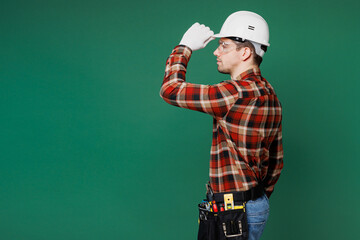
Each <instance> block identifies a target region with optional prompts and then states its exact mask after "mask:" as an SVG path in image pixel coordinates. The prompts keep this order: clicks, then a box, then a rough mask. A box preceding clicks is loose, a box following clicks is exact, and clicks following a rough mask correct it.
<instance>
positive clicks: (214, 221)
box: [198, 184, 264, 240]
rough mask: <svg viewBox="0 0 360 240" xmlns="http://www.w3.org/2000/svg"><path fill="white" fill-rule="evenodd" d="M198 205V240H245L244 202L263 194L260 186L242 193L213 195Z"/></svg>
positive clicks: (208, 193) (208, 186) (209, 195)
mask: <svg viewBox="0 0 360 240" xmlns="http://www.w3.org/2000/svg"><path fill="white" fill-rule="evenodd" d="M206 187H207V194H206V196H207V198H206V199H205V200H203V201H202V202H201V203H200V204H199V205H198V207H199V232H198V240H247V239H248V237H249V231H248V223H247V216H246V208H245V205H246V202H247V201H249V200H255V199H257V198H259V197H261V196H262V195H263V194H264V188H263V186H262V185H261V184H259V185H258V186H256V187H254V188H252V189H250V190H248V191H244V192H224V193H213V191H212V189H211V186H210V184H207V185H206Z"/></svg>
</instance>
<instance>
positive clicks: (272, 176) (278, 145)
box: [263, 124, 284, 197]
mask: <svg viewBox="0 0 360 240" xmlns="http://www.w3.org/2000/svg"><path fill="white" fill-rule="evenodd" d="M269 153H270V155H269V167H268V173H267V175H266V177H265V179H264V180H263V184H264V187H265V193H266V195H267V196H268V197H270V195H271V194H272V192H273V191H274V186H275V184H276V182H277V181H278V180H279V177H280V173H281V170H282V168H283V166H284V163H283V157H284V152H283V145H282V125H281V124H280V126H279V129H278V132H277V135H276V136H275V138H274V140H273V142H272V143H271V145H270V149H269Z"/></svg>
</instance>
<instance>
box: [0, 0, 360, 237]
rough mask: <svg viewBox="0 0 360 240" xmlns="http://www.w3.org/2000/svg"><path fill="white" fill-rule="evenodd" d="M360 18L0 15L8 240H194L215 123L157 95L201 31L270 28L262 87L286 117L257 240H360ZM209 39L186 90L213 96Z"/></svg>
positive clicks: (304, 10)
mask: <svg viewBox="0 0 360 240" xmlns="http://www.w3.org/2000/svg"><path fill="white" fill-rule="evenodd" d="M359 7H360V4H359V1H356V0H352V1H350V0H343V1H334V0H331V1H325V0H320V1H285V0H282V1H280V0H277V1H265V0H258V1H252V2H249V1H228V0H223V1H213V0H207V1H193V0H192V1H188V0H186V1H185V0H183V1H145V0H143V1H138V0H134V1H110V0H102V1H100V0H99V1H94V0H87V1H85V0H73V1H55V0H47V1H45V0H42V1H40V0H33V1H30V0H28V1H18V0H13V1H1V3H0V110H1V117H0V126H1V127H0V134H1V138H0V156H1V159H0V164H1V165H0V239H1V240H49V239H50V240H63V239H68V240H72V239H74V240H75V239H76V240H77V239H79V240H82V239H84V240H85V239H87V240H93V239H111V240H112V239H149V240H152V239H157V240H158V239H160V240H162V239H164V240H165V239H174V240H176V239H196V234H197V208H196V205H197V203H198V201H200V200H201V199H202V198H203V196H204V188H205V185H204V184H205V182H206V181H207V179H208V165H209V163H208V161H209V152H210V144H211V129H212V119H211V117H210V116H208V115H206V114H203V113H198V112H193V111H189V110H185V109H180V108H175V107H172V106H170V105H168V104H166V103H165V102H164V101H163V100H162V99H161V98H160V97H159V90H160V85H161V82H162V77H163V75H164V69H165V61H166V58H167V57H168V55H169V54H170V53H171V50H172V48H173V47H174V46H176V45H177V44H178V43H179V41H180V39H181V37H182V35H183V33H184V32H185V31H186V30H187V29H188V27H190V26H191V25H192V24H193V23H194V22H196V21H198V22H200V23H204V24H206V25H208V26H210V28H211V29H212V30H213V31H214V32H215V33H216V32H218V31H220V28H221V26H222V24H223V22H224V21H225V19H226V17H227V16H228V15H230V14H231V13H232V12H235V11H238V10H250V11H255V12H257V13H259V14H260V15H262V16H263V17H264V18H265V19H266V20H267V22H268V24H269V26H270V43H271V46H270V48H269V50H268V52H267V53H266V55H265V57H264V62H263V64H262V66H261V69H262V73H263V75H264V77H265V78H267V79H268V80H269V81H270V82H271V83H272V85H273V86H274V88H275V89H276V92H277V94H278V96H279V98H280V100H281V102H282V104H283V113H284V115H283V137H284V151H285V158H284V163H285V166H284V170H283V173H282V176H281V177H280V180H279V182H278V184H277V186H276V189H275V192H274V194H273V195H272V197H271V199H270V203H271V210H270V211H271V214H270V217H269V221H268V224H267V227H266V229H265V232H264V235H263V238H262V239H277V240H279V239H295V240H296V239H329V240H330V239H339V238H341V239H360V234H359V231H358V230H357V229H356V228H357V225H358V223H359V220H358V216H359V214H360V211H359V209H360V208H359V205H358V203H359V199H358V197H360V188H359V180H360V179H359V176H358V172H359V167H360V163H359V161H360V159H359V154H358V151H359V149H360V145H359V139H358V135H359V133H360V131H359V121H360V111H359V110H360V108H359V104H358V99H359V87H360V84H359V77H360V76H359V63H360V61H359V60H358V55H359V53H360V51H359V38H360V30H359V23H360V17H359V14H358V10H359ZM215 48H216V42H215V41H213V42H211V43H209V45H208V46H207V47H206V48H205V49H202V50H199V51H197V52H195V53H194V54H193V56H192V59H191V61H190V63H189V68H188V75H187V80H188V81H189V82H193V83H202V84H214V83H217V82H220V81H223V80H226V79H228V78H229V76H227V75H222V74H220V73H218V72H217V68H216V58H215V56H213V54H212V53H213V51H214V50H215Z"/></svg>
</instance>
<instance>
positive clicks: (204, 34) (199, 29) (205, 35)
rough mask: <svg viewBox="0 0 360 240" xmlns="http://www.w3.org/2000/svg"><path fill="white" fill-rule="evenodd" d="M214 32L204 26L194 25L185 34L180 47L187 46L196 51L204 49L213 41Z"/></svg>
mask: <svg viewBox="0 0 360 240" xmlns="http://www.w3.org/2000/svg"><path fill="white" fill-rule="evenodd" d="M213 35H214V32H213V31H211V30H210V28H209V27H206V26H205V25H204V24H201V25H200V24H199V23H194V24H193V25H192V26H191V27H190V28H189V29H188V30H187V31H186V33H185V34H184V36H183V37H182V39H181V41H180V45H185V46H188V47H189V48H191V50H192V51H196V50H199V49H202V48H204V47H205V46H206V45H207V44H208V43H209V42H210V41H211V40H213V39H215V38H214V37H212V36H213Z"/></svg>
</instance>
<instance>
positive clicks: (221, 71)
mask: <svg viewBox="0 0 360 240" xmlns="http://www.w3.org/2000/svg"><path fill="white" fill-rule="evenodd" d="M218 71H219V73H223V74H229V71H227V70H226V69H221V68H219V67H218Z"/></svg>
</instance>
